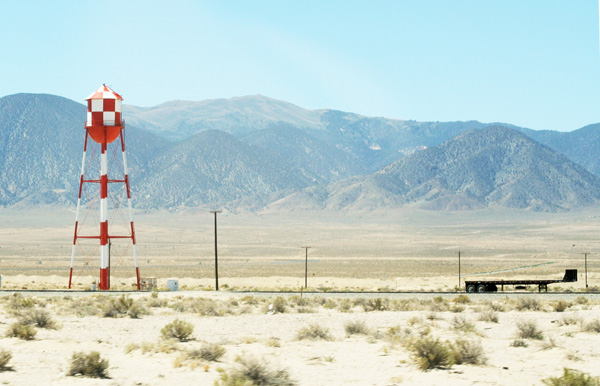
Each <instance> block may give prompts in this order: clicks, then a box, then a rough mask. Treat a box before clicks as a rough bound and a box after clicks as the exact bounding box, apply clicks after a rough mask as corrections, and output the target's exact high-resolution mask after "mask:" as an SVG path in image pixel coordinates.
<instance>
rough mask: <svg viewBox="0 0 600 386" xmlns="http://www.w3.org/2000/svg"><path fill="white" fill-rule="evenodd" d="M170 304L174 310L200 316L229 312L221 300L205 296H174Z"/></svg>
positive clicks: (219, 314)
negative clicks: (174, 298)
mask: <svg viewBox="0 0 600 386" xmlns="http://www.w3.org/2000/svg"><path fill="white" fill-rule="evenodd" d="M176 299H177V300H179V301H173V302H172V303H171V305H170V307H171V308H173V310H175V311H176V312H191V313H196V314H200V315H202V316H223V315H226V314H228V313H231V312H230V311H229V310H228V308H227V307H226V306H225V305H224V304H223V302H220V301H216V300H214V299H206V298H183V299H182V298H176Z"/></svg>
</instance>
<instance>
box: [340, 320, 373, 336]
mask: <svg viewBox="0 0 600 386" xmlns="http://www.w3.org/2000/svg"><path fill="white" fill-rule="evenodd" d="M344 330H345V331H346V335H348V336H350V335H367V334H368V333H369V329H368V328H367V325H366V324H365V322H364V321H362V320H354V321H351V322H347V323H346V324H345V325H344Z"/></svg>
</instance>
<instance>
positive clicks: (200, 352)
mask: <svg viewBox="0 0 600 386" xmlns="http://www.w3.org/2000/svg"><path fill="white" fill-rule="evenodd" d="M224 354H225V348H224V347H223V346H221V345H219V344H216V343H204V344H203V345H202V346H201V347H200V348H199V349H196V350H191V351H189V352H188V357H190V358H192V359H195V358H199V359H203V360H205V361H209V362H216V361H218V360H219V359H220V358H221V357H222V356H223V355H224Z"/></svg>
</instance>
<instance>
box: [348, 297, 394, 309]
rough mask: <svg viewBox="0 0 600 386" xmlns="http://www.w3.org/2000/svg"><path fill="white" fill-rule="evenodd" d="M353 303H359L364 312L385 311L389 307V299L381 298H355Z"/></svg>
mask: <svg viewBox="0 0 600 386" xmlns="http://www.w3.org/2000/svg"><path fill="white" fill-rule="evenodd" d="M354 303H355V305H360V306H361V307H362V308H363V310H364V311H365V312H371V311H385V310H389V309H390V305H389V304H390V302H389V300H388V299H383V298H375V299H356V301H355V302H354Z"/></svg>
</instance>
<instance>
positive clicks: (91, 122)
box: [69, 85, 140, 290]
mask: <svg viewBox="0 0 600 386" xmlns="http://www.w3.org/2000/svg"><path fill="white" fill-rule="evenodd" d="M85 100H86V101H87V120H86V122H85V142H84V145H83V160H82V163H81V178H80V180H79V197H78V199H77V212H76V214H75V234H74V237H73V250H72V253H71V270H70V273H69V288H71V284H72V279H73V265H74V263H75V251H76V244H77V240H78V239H98V240H99V241H100V281H99V284H98V288H99V289H101V290H108V289H110V248H109V243H110V240H111V239H131V243H132V245H133V258H134V263H135V273H136V279H137V289H138V290H139V289H140V269H139V265H138V257H137V249H136V242H135V228H134V226H133V217H132V213H131V190H130V188H129V176H128V174H127V158H126V156H125V138H124V135H123V130H124V129H125V121H124V120H123V119H122V118H121V111H122V110H121V104H122V101H123V98H122V97H121V96H120V95H119V94H117V93H116V92H114V91H113V90H111V89H110V88H109V87H108V86H106V85H103V86H102V87H100V88H99V89H98V90H96V91H95V92H94V93H92V94H91V95H90V96H88V97H87V98H85ZM88 138H91V139H92V140H93V141H94V142H96V143H98V144H99V145H100V148H101V152H100V176H99V177H100V178H99V179H98V176H97V175H96V176H88V175H86V171H87V169H86V159H85V158H86V151H87V148H88ZM117 139H120V141H121V152H122V155H123V164H122V168H121V169H120V171H122V174H123V175H122V176H117V177H116V178H115V176H114V174H115V171H111V177H112V178H111V177H109V173H108V172H109V171H108V159H107V149H108V144H110V143H112V142H114V141H116V140H117ZM119 177H120V178H119ZM84 184H99V185H100V217H99V229H97V232H98V234H95V235H80V234H79V230H80V229H79V213H80V206H81V197H82V191H83V189H84ZM109 184H124V185H125V189H126V192H127V204H128V208H129V224H128V225H129V227H128V228H129V229H128V232H127V233H128V234H124V235H118V234H112V233H111V232H110V229H111V228H110V227H109V221H108V207H109V197H108V192H109V189H108V185H109Z"/></svg>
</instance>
